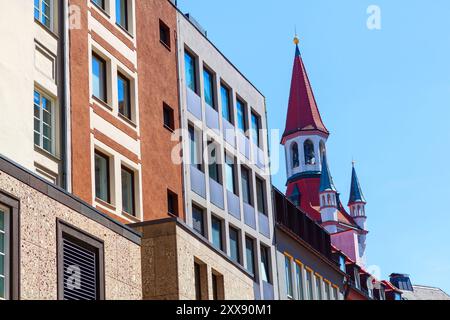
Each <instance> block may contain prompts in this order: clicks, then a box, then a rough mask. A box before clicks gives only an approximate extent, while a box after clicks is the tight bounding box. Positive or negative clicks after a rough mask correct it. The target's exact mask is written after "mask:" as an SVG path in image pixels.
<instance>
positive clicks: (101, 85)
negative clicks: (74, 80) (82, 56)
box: [92, 53, 107, 102]
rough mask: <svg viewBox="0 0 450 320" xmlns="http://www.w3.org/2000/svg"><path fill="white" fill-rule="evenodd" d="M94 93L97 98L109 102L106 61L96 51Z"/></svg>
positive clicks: (93, 79)
mask: <svg viewBox="0 0 450 320" xmlns="http://www.w3.org/2000/svg"><path fill="white" fill-rule="evenodd" d="M92 94H93V95H94V97H96V98H97V99H100V100H101V101H103V102H107V93H106V61H105V60H104V59H102V58H100V57H99V56H98V55H96V54H95V53H93V54H92Z"/></svg>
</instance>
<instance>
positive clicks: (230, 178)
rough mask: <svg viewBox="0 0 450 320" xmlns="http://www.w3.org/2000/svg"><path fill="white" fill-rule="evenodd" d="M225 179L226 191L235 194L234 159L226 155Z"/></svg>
mask: <svg viewBox="0 0 450 320" xmlns="http://www.w3.org/2000/svg"><path fill="white" fill-rule="evenodd" d="M225 178H226V186H227V190H228V191H229V192H231V193H234V194H236V193H237V191H236V189H237V188H236V165H235V162H234V158H233V157H230V156H228V155H225Z"/></svg>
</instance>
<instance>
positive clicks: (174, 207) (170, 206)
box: [167, 189, 178, 217]
mask: <svg viewBox="0 0 450 320" xmlns="http://www.w3.org/2000/svg"><path fill="white" fill-rule="evenodd" d="M167 212H168V213H169V214H171V215H174V216H176V217H178V195H177V194H176V193H175V192H172V191H170V190H169V189H167Z"/></svg>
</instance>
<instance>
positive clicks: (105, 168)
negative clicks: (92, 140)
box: [95, 152, 110, 202]
mask: <svg viewBox="0 0 450 320" xmlns="http://www.w3.org/2000/svg"><path fill="white" fill-rule="evenodd" d="M95 196H96V197H97V198H98V199H100V200H103V201H106V202H109V201H110V194H109V158H108V157H106V156H105V155H103V154H101V153H99V152H96V153H95Z"/></svg>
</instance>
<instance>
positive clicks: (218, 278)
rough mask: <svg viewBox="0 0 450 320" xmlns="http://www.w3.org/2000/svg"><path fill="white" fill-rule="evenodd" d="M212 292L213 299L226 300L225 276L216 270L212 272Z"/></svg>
mask: <svg viewBox="0 0 450 320" xmlns="http://www.w3.org/2000/svg"><path fill="white" fill-rule="evenodd" d="M211 277H212V293H213V300H224V299H225V293H224V280H223V276H222V275H221V274H219V273H216V272H215V271H213V272H212V275H211Z"/></svg>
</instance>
